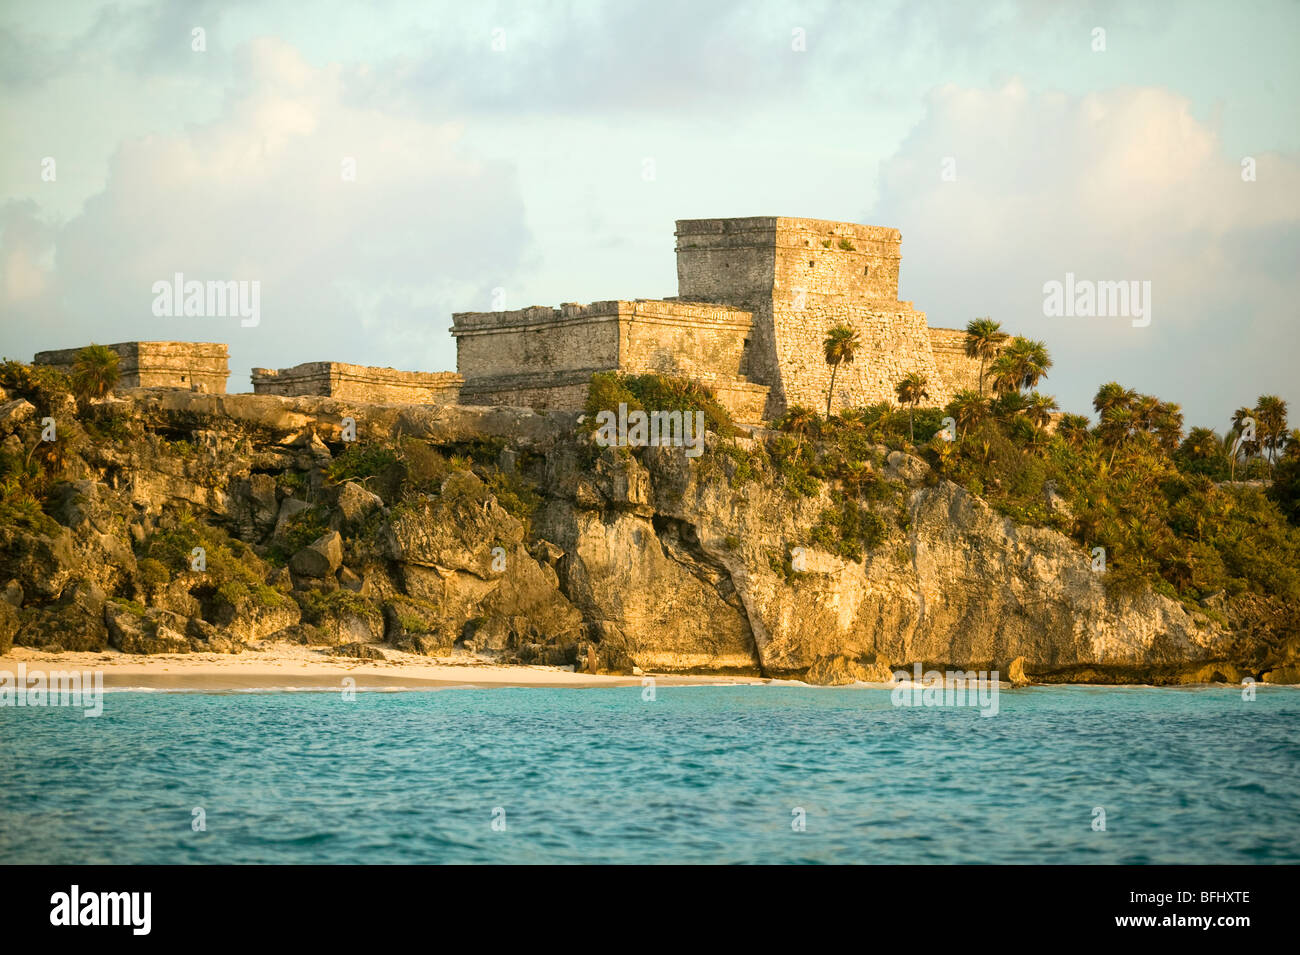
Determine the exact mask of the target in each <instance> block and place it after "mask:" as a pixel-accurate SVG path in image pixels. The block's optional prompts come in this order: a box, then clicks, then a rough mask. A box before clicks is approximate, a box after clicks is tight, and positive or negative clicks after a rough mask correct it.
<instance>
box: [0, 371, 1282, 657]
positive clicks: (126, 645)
mask: <svg viewBox="0 0 1300 955" xmlns="http://www.w3.org/2000/svg"><path fill="white" fill-rule="evenodd" d="M19 402H22V399H16V400H13V401H9V402H8V403H5V402H3V401H0V405H3V407H0V442H2V443H0V453H5V454H9V455H24V454H28V452H29V451H30V449H32V448H33V447H34V446H35V445H36V444H37V443H38V442H39V436H40V430H41V426H40V419H39V417H38V416H37V414H36V409H33V408H30V406H28V408H23V407H22V405H21V404H19ZM22 404H26V402H22ZM41 411H42V412H43V413H45V414H50V416H52V417H54V418H55V419H56V420H59V419H62V421H61V427H62V436H61V438H60V439H59V440H61V441H63V442H65V447H64V448H63V450H62V453H61V457H60V459H59V466H60V470H59V472H58V474H56V475H52V476H51V486H50V491H49V494H48V497H47V500H46V503H45V506H44V509H43V510H40V511H35V512H34V511H33V509H32V508H30V507H29V508H26V509H25V510H24V509H23V508H16V507H8V508H6V510H5V511H4V514H3V517H2V519H0V583H3V582H6V581H7V582H8V584H7V586H6V588H5V590H4V591H3V594H2V595H0V596H3V601H2V602H0V603H2V604H3V606H0V650H3V648H4V645H5V643H6V642H7V641H8V640H9V639H12V640H14V641H16V642H17V643H19V644H23V645H28V646H43V647H46V648H51V647H62V648H63V649H67V650H73V649H96V650H97V649H103V648H105V647H110V646H111V647H116V648H118V649H121V650H124V651H127V652H140V653H150V652H184V651H186V650H190V649H194V650H221V651H228V652H237V651H239V650H241V649H243V648H245V647H246V646H248V645H253V644H256V642H257V641H261V640H268V639H269V640H292V641H296V642H305V643H312V644H321V645H331V646H338V647H344V648H346V649H345V650H344V652H351V653H356V654H358V655H371V654H373V652H374V651H375V650H376V649H378V648H379V647H380V646H382V645H386V646H388V647H393V648H398V649H403V650H408V651H414V652H419V653H425V654H443V653H449V652H452V651H453V650H469V651H474V652H478V653H481V654H488V655H491V656H493V657H495V658H498V659H503V660H519V661H524V662H545V663H554V664H564V663H574V664H577V665H579V666H580V667H586V666H589V665H591V664H594V665H595V666H596V667H597V668H600V669H612V670H630V669H631V668H633V667H639V668H641V669H643V670H656V671H716V672H742V673H756V674H757V673H761V674H766V675H771V676H810V677H811V678H812V679H815V680H818V681H821V682H836V681H839V680H844V679H853V678H881V677H883V676H884V675H885V674H887V672H888V668H889V667H891V666H892V667H895V668H897V667H900V666H904V665H910V664H911V663H912V662H914V661H921V662H924V663H925V664H926V665H939V666H943V665H949V666H953V667H962V668H966V669H971V668H974V669H994V668H999V669H1001V670H1003V672H1006V670H1007V668H1008V667H1009V666H1010V664H1011V663H1012V661H1013V660H1016V659H1017V658H1022V664H1021V665H1022V666H1023V669H1024V671H1025V672H1026V673H1027V674H1028V675H1029V677H1031V678H1034V679H1040V680H1067V679H1070V680H1094V681H1104V682H1112V681H1128V680H1141V681H1155V682H1180V681H1188V680H1208V679H1214V678H1219V679H1227V680H1234V681H1235V680H1237V679H1240V678H1241V677H1242V676H1243V675H1253V676H1256V677H1266V675H1267V673H1268V672H1269V671H1270V670H1277V672H1278V673H1279V674H1281V673H1283V672H1284V670H1283V669H1282V668H1284V667H1286V666H1288V665H1290V666H1294V663H1295V660H1294V652H1293V650H1292V649H1288V648H1286V647H1281V648H1279V647H1278V646H1276V645H1269V646H1266V647H1265V646H1261V645H1256V644H1255V643H1252V642H1251V639H1250V635H1249V634H1247V633H1243V632H1240V631H1239V630H1238V631H1234V630H1232V629H1229V628H1226V627H1224V626H1222V625H1221V624H1219V623H1216V622H1214V621H1213V620H1211V619H1210V618H1209V617H1207V616H1205V615H1203V614H1200V613H1196V612H1190V611H1189V610H1188V609H1187V608H1185V607H1184V606H1183V605H1182V604H1180V603H1178V602H1177V601H1174V600H1171V599H1169V598H1167V597H1164V596H1161V595H1159V594H1156V593H1153V592H1151V591H1150V590H1143V591H1138V592H1130V593H1118V592H1115V590H1114V588H1111V587H1108V586H1107V580H1106V577H1105V574H1103V573H1097V572H1094V571H1093V570H1092V567H1091V561H1090V557H1089V555H1088V554H1087V553H1086V552H1085V551H1083V550H1082V549H1081V548H1079V547H1078V545H1076V544H1075V543H1073V542H1072V541H1070V540H1069V539H1068V538H1066V537H1064V536H1062V535H1060V534H1058V533H1056V532H1054V531H1051V530H1047V529H1042V528H1033V527H1025V526H1019V525H1016V524H1015V523H1013V522H1011V521H1010V520H1009V519H1007V518H1005V517H1003V516H1001V515H999V514H997V513H995V512H994V511H993V510H992V509H990V508H989V507H988V506H987V505H985V504H984V503H983V502H982V501H981V500H980V499H979V498H977V497H975V496H973V495H971V494H969V493H968V492H966V491H964V490H963V489H962V488H960V487H958V486H956V485H954V484H951V483H949V482H947V481H943V480H940V479H937V478H936V477H935V475H933V474H932V473H931V472H930V471H929V468H928V467H927V466H926V465H925V464H924V463H923V462H921V461H920V460H918V459H916V458H912V457H909V456H907V455H904V454H902V453H901V452H897V451H895V452H892V453H886V452H885V449H883V448H881V449H879V450H880V459H881V464H880V466H879V467H878V468H877V469H876V473H875V474H874V475H873V478H874V480H875V482H876V484H875V486H876V487H877V488H878V489H879V493H878V494H877V495H876V497H875V499H874V500H873V502H872V503H871V505H870V507H869V509H868V510H869V513H867V512H864V513H865V514H866V518H864V519H868V520H869V521H870V522H871V523H872V526H873V527H874V528H875V532H874V533H873V534H872V535H871V540H870V546H867V547H865V548H864V549H863V552H862V557H861V559H860V560H855V559H852V558H851V557H847V556H843V554H842V553H836V552H835V551H836V549H835V548H834V547H832V546H830V545H828V544H827V543H826V541H827V538H826V536H825V535H823V534H819V532H818V530H817V529H818V527H819V526H821V525H825V522H826V515H827V513H828V512H834V510H835V507H836V506H837V505H836V498H835V497H834V495H833V490H834V489H833V488H831V487H829V486H824V487H822V488H821V489H820V490H819V491H818V492H816V493H813V494H812V495H811V496H801V497H792V496H790V495H789V494H787V493H786V492H785V491H784V490H782V489H781V488H780V487H778V486H777V484H776V482H774V481H773V480H772V478H771V476H770V475H765V474H763V473H758V474H753V473H748V474H746V473H741V465H739V464H738V463H737V458H736V457H735V456H733V455H726V454H720V453H718V450H717V449H716V448H711V450H710V451H709V452H708V453H706V454H705V455H704V456H703V457H701V458H698V459H688V458H686V457H685V456H684V455H683V453H682V450H681V449H673V448H647V449H642V450H640V451H638V452H637V453H636V454H633V453H632V452H629V451H628V450H626V449H621V450H620V449H596V448H593V447H591V446H590V445H589V444H588V443H587V442H586V439H583V438H580V437H578V436H577V433H576V429H575V417H574V416H573V415H568V414H547V413H540V412H530V411H526V410H521V409H508V408H471V407H459V406H448V407H438V408H433V407H414V406H380V405H362V404H355V403H346V402H342V401H339V400H336V399H331V398H279V397H273V396H264V395H203V394H194V393H188V392H180V391H159V390H153V391H150V390H137V391H129V392H125V393H124V394H123V395H122V396H120V397H118V398H114V399H110V400H108V401H106V402H102V403H99V404H96V405H94V406H93V407H91V408H89V409H87V410H85V411H84V412H83V413H82V414H81V415H79V416H78V415H77V414H76V413H75V409H73V408H70V407H62V408H60V409H54V410H53V411H52V410H51V409H41ZM51 411H52V413H51ZM347 419H351V420H352V422H355V431H356V440H355V441H346V440H344V439H345V438H346V437H349V436H350V430H349V428H348V425H349V422H348V420H347ZM746 440H752V439H744V438H741V439H737V441H739V442H740V443H742V444H743V443H744V442H745V441H746ZM714 444H716V439H715V438H714V437H713V436H712V435H710V445H711V446H712V445H714ZM379 652H380V653H382V652H383V651H382V649H379Z"/></svg>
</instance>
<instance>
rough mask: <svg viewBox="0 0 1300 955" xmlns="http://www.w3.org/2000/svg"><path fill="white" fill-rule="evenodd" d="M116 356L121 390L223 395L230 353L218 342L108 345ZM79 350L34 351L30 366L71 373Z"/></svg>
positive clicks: (227, 375)
mask: <svg viewBox="0 0 1300 955" xmlns="http://www.w3.org/2000/svg"><path fill="white" fill-rule="evenodd" d="M107 347H108V348H110V349H112V350H113V351H115V352H116V353H117V357H118V375H119V377H118V385H119V386H120V387H122V388H184V389H187V390H189V391H206V392H209V393H211V394H225V393H226V379H227V378H228V377H230V368H229V364H228V363H229V358H230V350H229V349H228V348H227V347H226V346H225V345H223V344H220V343H218V342H118V343H117V344H116V345H108V346H107ZM80 350H81V349H80V348H63V349H59V350H58V351H42V352H37V353H36V357H35V358H33V359H32V364H34V365H50V366H52V367H54V368H58V369H59V370H61V371H65V372H67V371H71V370H72V366H73V363H75V362H76V360H77V352H78V351H80Z"/></svg>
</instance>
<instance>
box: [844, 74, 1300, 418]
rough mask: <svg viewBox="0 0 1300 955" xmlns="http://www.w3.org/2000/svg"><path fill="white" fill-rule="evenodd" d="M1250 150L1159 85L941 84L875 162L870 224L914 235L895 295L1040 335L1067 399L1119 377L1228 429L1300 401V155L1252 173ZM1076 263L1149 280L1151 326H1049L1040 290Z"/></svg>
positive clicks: (945, 319)
mask: <svg viewBox="0 0 1300 955" xmlns="http://www.w3.org/2000/svg"><path fill="white" fill-rule="evenodd" d="M945 157H952V158H953V159H955V161H956V171H957V177H956V180H955V181H944V180H943V178H942V177H941V163H942V161H943V159H944V158H945ZM1241 158H1242V157H1240V156H1233V155H1228V154H1227V153H1226V152H1225V150H1224V149H1223V147H1222V144H1221V141H1220V138H1219V134H1218V130H1217V128H1216V126H1215V125H1213V124H1211V123H1209V122H1206V121H1202V120H1200V119H1198V118H1197V117H1196V116H1195V115H1193V113H1192V110H1191V108H1190V105H1189V103H1188V101H1187V100H1185V99H1184V98H1182V97H1179V96H1177V95H1175V94H1173V93H1170V92H1168V91H1166V90H1163V89H1155V88H1118V89H1109V90H1105V91H1101V92H1097V93H1091V94H1088V95H1085V96H1079V97H1075V96H1066V95H1063V94H1060V93H1033V92H1030V91H1029V90H1027V89H1026V87H1025V86H1024V85H1023V84H1022V83H1020V82H1019V81H1012V82H1010V83H1007V84H1006V85H1004V86H1003V87H1001V88H999V89H991V90H990V89H960V88H956V87H952V86H947V87H943V88H939V89H937V90H935V91H933V92H932V94H931V95H930V97H929V100H928V108H927V112H926V115H925V117H924V118H923V119H922V121H921V122H920V123H919V124H918V125H917V126H916V128H915V129H914V130H913V131H912V133H911V134H910V135H909V136H908V137H907V138H906V140H905V141H904V142H903V144H902V145H901V147H900V149H899V151H898V153H897V154H896V155H895V156H894V157H892V158H890V159H889V160H887V161H886V162H885V163H883V164H882V168H881V196H882V198H881V200H880V202H879V204H878V205H877V206H876V208H875V209H874V210H873V211H872V213H871V214H870V215H869V221H872V222H880V223H885V224H889V225H894V226H898V227H899V228H901V229H902V230H903V237H904V255H903V277H902V281H903V290H902V294H903V295H904V297H909V296H910V297H914V298H916V299H917V307H918V308H921V309H923V310H926V311H928V312H929V315H930V320H931V324H935V325H942V326H949V327H956V326H960V325H963V324H965V322H967V321H968V320H969V319H970V318H972V317H974V316H976V315H982V314H992V315H993V317H995V318H997V319H999V320H1001V321H1002V322H1003V324H1004V326H1005V327H1007V328H1009V329H1011V330H1013V331H1015V332H1018V333H1022V334H1026V335H1029V336H1031V337H1034V338H1042V339H1044V340H1046V341H1047V342H1048V344H1049V346H1050V347H1051V348H1052V351H1053V354H1054V356H1055V358H1056V365H1057V367H1056V369H1055V370H1054V371H1053V372H1052V374H1051V377H1050V378H1049V380H1048V382H1047V385H1048V388H1049V389H1050V390H1052V391H1053V392H1055V393H1056V394H1057V395H1058V397H1060V398H1061V399H1062V402H1063V403H1064V404H1067V405H1069V406H1071V407H1072V408H1074V409H1076V410H1084V409H1085V408H1086V406H1087V403H1088V400H1089V399H1090V398H1091V395H1092V393H1093V391H1095V389H1096V387H1097V385H1098V384H1100V383H1101V382H1103V381H1107V380H1110V379H1112V378H1118V379H1119V380H1121V381H1124V382H1125V383H1127V384H1130V385H1132V386H1134V387H1138V388H1141V389H1144V390H1149V391H1154V392H1155V393H1157V394H1159V395H1161V397H1163V398H1166V399H1169V400H1175V401H1180V402H1182V403H1183V404H1184V407H1185V408H1186V410H1187V411H1188V413H1189V418H1191V419H1195V420H1200V421H1206V422H1212V423H1215V424H1218V425H1220V426H1222V421H1221V419H1223V418H1225V416H1226V414H1227V413H1230V411H1231V407H1236V405H1237V404H1240V403H1242V402H1245V401H1248V400H1253V398H1254V397H1255V395H1256V394H1258V393H1259V391H1260V390H1268V389H1272V390H1274V391H1276V392H1278V393H1281V394H1283V396H1284V397H1286V396H1287V395H1286V390H1287V389H1291V390H1292V392H1293V393H1292V394H1291V395H1290V396H1289V397H1290V399H1291V400H1292V401H1293V402H1300V394H1296V393H1294V384H1293V379H1294V375H1293V369H1291V368H1289V367H1287V364H1288V362H1287V361H1286V360H1285V358H1284V352H1283V351H1282V349H1281V348H1280V347H1279V346H1280V345H1281V344H1282V343H1283V342H1286V343H1289V342H1290V341H1291V340H1292V339H1293V338H1294V334H1295V331H1296V326H1297V304H1296V303H1297V297H1296V291H1297V289H1296V278H1295V270H1294V253H1295V251H1296V246H1297V235H1298V234H1300V163H1298V162H1297V157H1295V156H1285V155H1278V154H1268V153H1265V154H1260V155H1257V156H1255V157H1254V158H1255V159H1256V161H1257V164H1258V168H1257V173H1258V178H1257V181H1255V182H1243V181H1242V177H1241V165H1240V162H1241ZM1288 250H1289V254H1290V258H1291V261H1290V263H1289V264H1288V263H1287V261H1286V260H1287V258H1288ZM1066 272H1073V273H1074V274H1075V275H1076V276H1077V277H1078V278H1081V279H1082V278H1086V279H1093V280H1134V279H1137V280H1149V281H1151V282H1152V285H1153V305H1154V315H1153V321H1152V324H1151V325H1150V327H1147V328H1133V327H1132V326H1131V325H1130V323H1129V322H1127V321H1124V320H1117V319H1081V318H1073V319H1071V318H1066V319H1060V318H1058V319H1048V318H1045V317H1044V316H1043V313H1042V303H1043V293H1042V287H1043V284H1044V283H1045V282H1048V281H1050V280H1053V279H1057V280H1060V279H1063V278H1064V275H1065V273H1066ZM1217 368H1227V369H1230V370H1231V372H1230V374H1226V375H1225V374H1221V373H1219V372H1218V371H1217V370H1216V369H1217ZM1246 392H1249V394H1247V393H1246ZM1229 405H1230V406H1231V407H1229Z"/></svg>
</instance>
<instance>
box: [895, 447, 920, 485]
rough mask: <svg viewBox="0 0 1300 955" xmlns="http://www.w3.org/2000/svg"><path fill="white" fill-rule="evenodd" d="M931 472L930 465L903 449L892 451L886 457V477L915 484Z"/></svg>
mask: <svg viewBox="0 0 1300 955" xmlns="http://www.w3.org/2000/svg"><path fill="white" fill-rule="evenodd" d="M929 472H930V465H928V464H926V463H925V462H924V461H922V460H921V459H920V458H918V457H914V456H913V455H910V454H906V453H904V452H903V451H890V452H889V456H888V457H887V458H885V477H886V478H888V479H890V480H894V481H904V482H906V483H907V484H915V483H916V482H917V481H921V480H923V479H924V478H925V476H926V475H927V474H928V473H929Z"/></svg>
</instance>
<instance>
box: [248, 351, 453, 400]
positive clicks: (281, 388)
mask: <svg viewBox="0 0 1300 955" xmlns="http://www.w3.org/2000/svg"><path fill="white" fill-rule="evenodd" d="M252 381H253V391H254V392H255V393H256V394H260V395H284V396H293V395H324V396H328V397H333V398H343V399H347V400H350V401H369V402H374V403H376V404H420V405H444V404H457V403H458V402H459V400H460V387H461V384H462V382H463V381H464V379H462V378H461V376H460V375H458V374H455V373H454V372H449V371H441V372H425V371H397V370H396V369H393V368H374V367H370V366H368V365H349V364H347V363H346V362H338V361H312V362H306V363H304V364H301V365H294V366H293V367H292V368H254V369H253V374H252Z"/></svg>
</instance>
